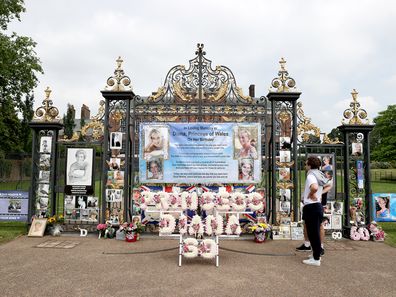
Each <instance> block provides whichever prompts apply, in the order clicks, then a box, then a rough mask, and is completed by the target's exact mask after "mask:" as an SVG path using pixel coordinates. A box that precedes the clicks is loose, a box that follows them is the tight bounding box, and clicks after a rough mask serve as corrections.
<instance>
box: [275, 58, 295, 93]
mask: <svg viewBox="0 0 396 297" xmlns="http://www.w3.org/2000/svg"><path fill="white" fill-rule="evenodd" d="M279 64H280V70H279V71H278V77H276V78H274V79H273V80H272V82H271V88H275V90H271V89H270V91H275V92H279V93H283V92H290V91H293V90H295V89H296V81H295V80H294V78H292V77H289V72H287V70H286V60H285V59H284V58H283V57H282V58H281V59H280V61H279Z"/></svg>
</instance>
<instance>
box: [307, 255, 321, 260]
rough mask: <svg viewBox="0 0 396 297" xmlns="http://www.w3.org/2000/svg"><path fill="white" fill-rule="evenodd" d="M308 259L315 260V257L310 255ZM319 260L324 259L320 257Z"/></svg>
mask: <svg viewBox="0 0 396 297" xmlns="http://www.w3.org/2000/svg"><path fill="white" fill-rule="evenodd" d="M308 259H313V255H312V254H310V255H309V256H308ZM319 260H322V257H319Z"/></svg>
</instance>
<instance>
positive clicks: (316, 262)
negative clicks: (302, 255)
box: [302, 258, 320, 266]
mask: <svg viewBox="0 0 396 297" xmlns="http://www.w3.org/2000/svg"><path fill="white" fill-rule="evenodd" d="M302 262H303V263H304V264H307V265H312V266H320V260H315V259H314V258H309V259H307V260H303V261H302Z"/></svg>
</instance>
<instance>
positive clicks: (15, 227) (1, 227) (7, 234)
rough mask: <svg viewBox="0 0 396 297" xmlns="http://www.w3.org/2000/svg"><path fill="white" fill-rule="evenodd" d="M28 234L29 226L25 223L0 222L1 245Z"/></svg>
mask: <svg viewBox="0 0 396 297" xmlns="http://www.w3.org/2000/svg"><path fill="white" fill-rule="evenodd" d="M24 234H27V224H26V223H23V222H0V244H3V243H6V242H8V241H11V240H13V239H14V238H16V237H18V236H20V235H24Z"/></svg>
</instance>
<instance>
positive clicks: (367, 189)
mask: <svg viewBox="0 0 396 297" xmlns="http://www.w3.org/2000/svg"><path fill="white" fill-rule="evenodd" d="M351 94H352V102H351V103H350V105H349V106H350V108H349V109H346V110H345V111H344V119H343V125H341V126H339V127H338V129H339V130H340V131H341V132H342V133H343V136H344V156H345V157H344V170H345V174H344V193H345V201H344V202H345V203H344V211H345V222H344V226H346V228H348V229H349V228H350V226H351V223H350V219H351V216H350V203H351V202H352V201H351V198H357V197H359V196H361V195H364V203H365V204H364V206H365V222H366V223H369V222H371V221H372V210H373V205H372V199H371V176H370V140H369V135H370V132H371V131H372V130H373V128H374V125H370V124H368V123H369V121H368V119H367V112H366V111H365V110H364V109H361V108H360V103H359V102H358V101H357V95H358V92H356V90H353V92H352V93H351Z"/></svg>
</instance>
